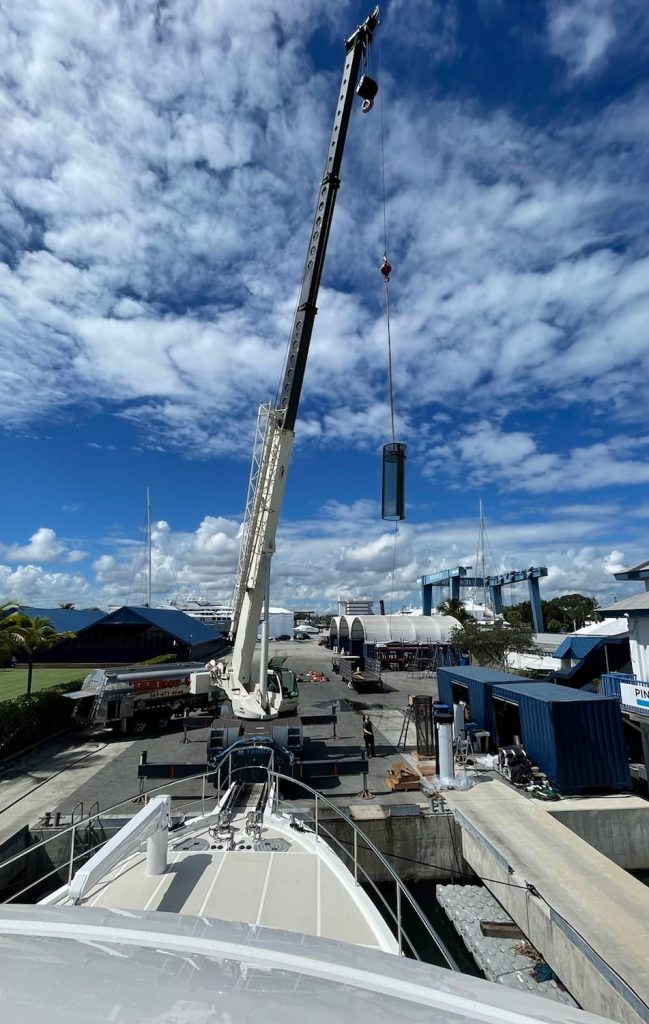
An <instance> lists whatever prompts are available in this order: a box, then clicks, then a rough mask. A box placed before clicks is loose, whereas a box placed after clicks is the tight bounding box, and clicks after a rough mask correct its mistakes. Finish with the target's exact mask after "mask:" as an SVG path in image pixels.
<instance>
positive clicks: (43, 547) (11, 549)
mask: <svg viewBox="0 0 649 1024" xmlns="http://www.w3.org/2000/svg"><path fill="white" fill-rule="evenodd" d="M0 555H2V557H4V558H6V559H8V561H10V562H33V561H35V562H79V561H81V560H82V559H84V558H85V557H86V552H85V551H81V550H79V549H78V548H70V547H68V546H67V544H65V543H64V542H63V541H61V540H59V538H58V537H57V536H56V533H55V532H54V530H51V529H49V527H46V526H41V527H39V529H38V530H36V531H35V533H33V534H32V535H31V537H30V539H29V542H28V543H27V544H23V545H20V544H8V545H0Z"/></svg>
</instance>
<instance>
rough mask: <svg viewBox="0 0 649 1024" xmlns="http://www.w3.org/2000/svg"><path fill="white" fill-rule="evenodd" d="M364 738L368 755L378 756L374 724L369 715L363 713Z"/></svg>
mask: <svg viewBox="0 0 649 1024" xmlns="http://www.w3.org/2000/svg"><path fill="white" fill-rule="evenodd" d="M363 740H364V742H365V750H366V751H367V756H368V757H376V750H375V748H374V726H373V725H372V722H371V720H370V716H369V715H363Z"/></svg>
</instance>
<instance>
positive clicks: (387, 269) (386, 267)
mask: <svg viewBox="0 0 649 1024" xmlns="http://www.w3.org/2000/svg"><path fill="white" fill-rule="evenodd" d="M381 273H382V274H383V277H384V278H385V280H386V281H389V280H390V274H391V273H392V267H391V265H390V264H389V263H388V257H387V254H386V255H385V256H384V257H383V263H382V264H381Z"/></svg>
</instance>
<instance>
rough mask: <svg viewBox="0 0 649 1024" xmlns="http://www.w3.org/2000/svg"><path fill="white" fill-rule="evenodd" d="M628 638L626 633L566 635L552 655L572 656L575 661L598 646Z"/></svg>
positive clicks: (586, 655) (554, 656)
mask: <svg viewBox="0 0 649 1024" xmlns="http://www.w3.org/2000/svg"><path fill="white" fill-rule="evenodd" d="M628 639H629V638H628V635H627V634H619V635H613V636H608V635H600V636H592V635H591V636H567V637H566V639H565V640H563V641H562V642H561V643H560V644H559V646H558V647H557V649H556V651H555V652H554V654H553V655H552V657H553V658H573V659H574V660H575V661H580V660H581V659H582V658H587V657H588V655H589V654H592V652H593V651H596V650H597V648H598V647H605V646H606V645H607V644H621V643H624V641H625V640H628Z"/></svg>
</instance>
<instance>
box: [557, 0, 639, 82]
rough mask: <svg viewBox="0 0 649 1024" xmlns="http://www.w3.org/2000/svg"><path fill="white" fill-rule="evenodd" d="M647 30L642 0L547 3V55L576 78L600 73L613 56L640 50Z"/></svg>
mask: <svg viewBox="0 0 649 1024" xmlns="http://www.w3.org/2000/svg"><path fill="white" fill-rule="evenodd" d="M648 28H649V23H648V20H647V8H646V5H645V4H644V2H643V0H548V17H547V36H548V45H549V47H550V51H551V52H552V53H554V54H555V55H556V56H557V57H560V58H561V59H562V60H563V61H565V64H566V66H567V68H568V70H569V72H570V74H571V75H572V76H574V77H575V78H580V77H583V76H587V75H591V74H594V73H595V72H597V71H600V70H601V68H602V67H603V66H604V65H605V64H606V62H607V61H608V59H609V58H610V56H611V54H612V53H614V52H619V50H623V49H625V48H638V47H639V46H641V44H642V40H643V37H644V38H646V34H647V29H648Z"/></svg>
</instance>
